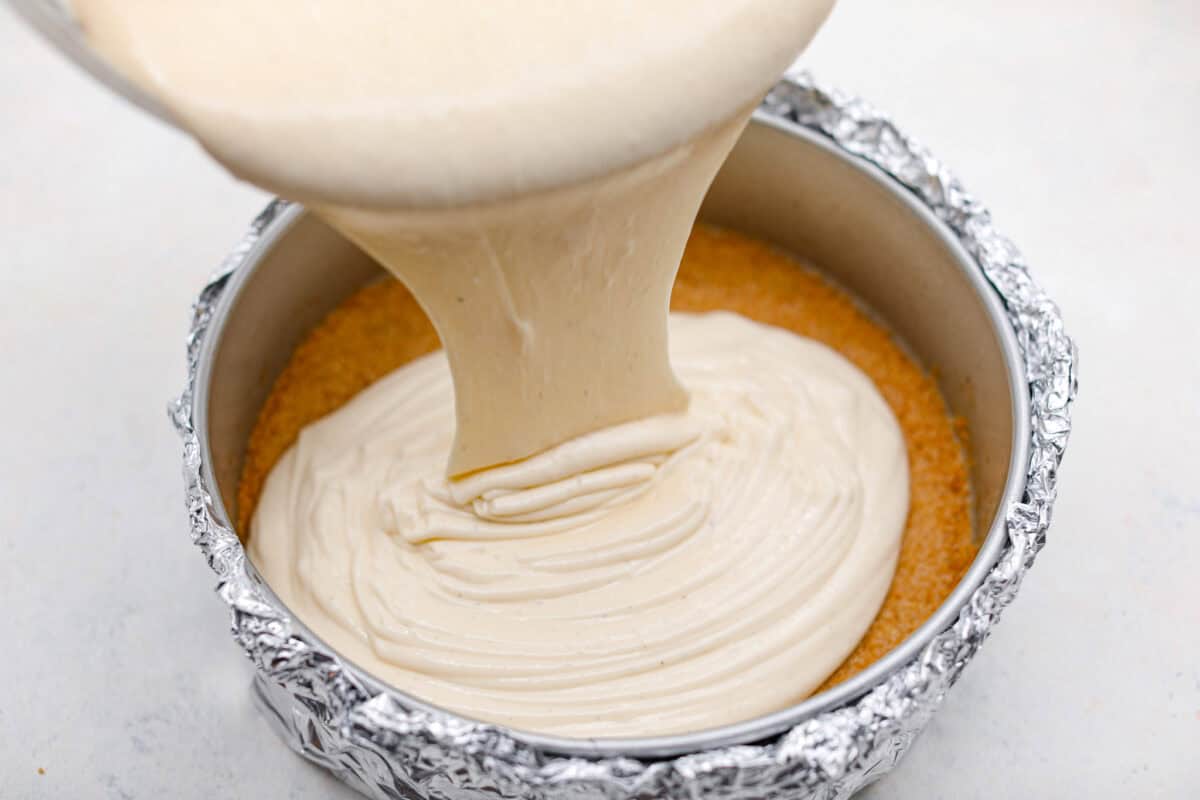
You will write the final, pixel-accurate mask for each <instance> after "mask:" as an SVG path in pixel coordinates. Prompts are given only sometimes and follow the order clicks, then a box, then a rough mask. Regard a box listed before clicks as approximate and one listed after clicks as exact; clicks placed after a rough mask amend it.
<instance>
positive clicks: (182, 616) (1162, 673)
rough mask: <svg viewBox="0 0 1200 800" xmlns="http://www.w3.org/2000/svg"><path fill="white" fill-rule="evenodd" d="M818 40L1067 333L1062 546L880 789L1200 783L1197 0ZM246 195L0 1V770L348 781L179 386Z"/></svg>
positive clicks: (975, 3) (59, 787)
mask: <svg viewBox="0 0 1200 800" xmlns="http://www.w3.org/2000/svg"><path fill="white" fill-rule="evenodd" d="M1085 8H1086V9H1089V10H1087V11H1084V9H1085ZM805 63H807V64H808V65H809V66H810V67H811V68H812V69H813V70H814V71H815V72H816V73H817V74H818V75H819V76H820V77H822V78H823V79H825V80H828V81H833V82H836V83H837V84H838V85H839V86H841V87H843V88H846V89H848V90H852V91H855V92H857V93H860V94H862V95H864V96H866V97H868V98H870V99H871V100H872V101H873V102H875V103H876V104H878V105H880V106H882V107H884V108H886V109H888V110H889V111H891V112H892V114H893V115H894V116H895V118H896V119H898V120H899V121H900V122H901V123H903V125H904V126H905V127H906V128H907V129H908V130H909V131H911V132H913V133H915V134H916V135H918V136H920V137H921V138H922V140H923V141H925V142H926V143H927V144H928V145H930V146H931V147H932V148H933V150H934V151H935V152H936V153H938V154H939V156H941V157H942V158H943V159H945V160H946V161H947V162H948V163H950V164H951V165H952V166H954V167H955V168H956V170H957V171H958V173H959V175H960V176H961V177H962V178H963V180H964V182H966V184H967V185H968V187H969V188H970V189H971V190H972V191H973V192H975V193H976V194H977V195H978V196H979V197H980V198H981V199H982V200H983V201H984V202H985V203H987V204H988V205H989V206H990V207H991V209H992V210H993V212H994V214H995V217H996V220H997V223H998V226H999V227H1000V228H1001V230H1003V231H1005V232H1006V233H1007V234H1008V235H1009V236H1011V237H1012V238H1013V239H1014V240H1015V241H1016V242H1017V243H1018V244H1019V245H1020V246H1021V248H1022V249H1023V251H1024V253H1025V254H1026V256H1027V258H1028V260H1029V261H1030V263H1031V264H1032V265H1033V267H1034V269H1035V274H1036V275H1037V277H1038V278H1039V279H1040V280H1041V282H1042V283H1043V285H1044V286H1045V287H1046V288H1047V289H1048V290H1049V291H1050V292H1051V294H1052V295H1053V296H1054V297H1055V298H1056V299H1057V300H1058V301H1059V302H1060V305H1061V306H1062V308H1063V311H1064V313H1065V316H1066V320H1067V324H1068V329H1069V331H1070V333H1071V334H1072V335H1073V336H1074V337H1076V339H1077V341H1078V343H1079V345H1080V350H1081V352H1082V391H1081V398H1080V401H1079V403H1078V404H1077V406H1076V413H1075V420H1076V426H1075V432H1074V435H1073V438H1072V441H1071V447H1070V452H1069V453H1068V455H1067V459H1066V463H1065V465H1064V469H1063V472H1062V479H1061V484H1060V497H1061V499H1060V501H1059V504H1058V506H1057V509H1056V514H1055V519H1054V525H1053V527H1052V530H1051V532H1050V537H1049V544H1048V546H1047V547H1046V549H1045V551H1044V552H1043V553H1042V555H1041V556H1040V558H1039V560H1038V564H1037V567H1036V568H1035V569H1034V570H1033V572H1032V573H1031V574H1030V576H1029V577H1028V579H1027V581H1026V583H1025V586H1024V588H1023V590H1022V592H1021V596H1020V597H1019V598H1018V600H1017V602H1016V604H1015V605H1014V606H1013V607H1012V608H1011V609H1010V610H1009V611H1008V612H1007V613H1006V614H1005V616H1004V621H1003V624H1001V625H1000V627H999V629H998V631H997V633H996V634H995V635H994V636H993V637H992V638H991V640H989V642H988V643H987V645H986V646H985V648H984V650H983V652H982V653H981V654H980V655H979V656H978V658H977V659H976V660H975V661H974V662H973V663H972V664H971V666H970V667H969V669H968V670H967V671H966V673H965V675H964V677H963V678H962V680H961V682H960V683H959V685H958V686H957V687H956V688H955V690H954V691H953V692H952V693H951V695H950V696H949V698H948V699H947V701H946V703H945V707H944V708H943V710H942V712H941V713H940V714H939V715H938V716H937V717H936V718H935V720H934V722H933V723H932V725H931V726H930V728H929V730H928V731H927V733H926V734H925V736H924V737H923V738H922V739H921V740H920V741H918V743H917V744H916V746H915V747H914V748H913V751H912V752H911V754H910V756H909V757H908V759H907V761H906V762H905V763H904V764H903V765H902V766H901V767H900V768H899V769H898V770H897V772H895V773H894V774H893V775H892V776H890V777H889V778H887V779H885V780H884V781H883V782H882V783H881V784H879V785H878V786H877V787H876V788H874V789H872V790H870V791H869V792H868V795H869V796H870V797H871V798H876V799H882V798H887V799H889V800H890V799H891V798H900V799H903V798H918V797H920V798H954V799H955V800H963V799H964V798H1010V797H1012V798H1016V797H1023V798H1043V797H1045V798H1051V797H1095V798H1108V797H1138V798H1151V797H1170V798H1183V797H1196V796H1198V795H1200V588H1198V586H1200V481H1198V480H1197V479H1198V478H1200V455H1198V454H1200V413H1198V401H1197V387H1200V358H1197V355H1196V349H1197V346H1198V345H1200V335H1197V330H1196V324H1197V323H1196V296H1197V294H1198V293H1200V269H1197V267H1198V264H1197V257H1198V254H1200V223H1197V221H1196V217H1195V213H1196V210H1197V186H1198V182H1200V154H1198V151H1197V148H1198V147H1200V5H1198V4H1197V3H1196V2H1195V0H1156V2H1146V1H1145V0H1108V2H1105V3H1088V4H1085V3H1082V2H1077V0H1043V2H1033V1H1032V0H1017V2H1010V3H998V2H993V1H989V0H969V2H968V1H967V0H957V1H954V0H903V2H900V1H897V0H893V1H892V2H873V3H868V2H864V0H845V2H844V4H843V5H842V6H841V7H839V9H838V10H837V11H836V12H835V14H834V16H833V18H832V20H831V22H830V24H829V26H828V28H827V29H826V30H825V32H824V33H823V34H822V35H821V36H820V38H819V39H818V42H817V44H816V45H815V46H814V47H813V49H812V50H811V51H810V53H809V55H808V56H807V57H806V58H805ZM264 199H265V198H264V196H263V195H262V194H261V193H259V192H257V191H254V190H251V189H248V188H246V187H245V186H241V185H238V184H237V183H235V182H234V181H233V180H232V179H231V178H229V177H227V176H226V175H225V174H224V173H222V172H221V170H220V169H218V168H217V167H216V166H214V165H213V164H211V163H210V162H209V161H208V160H206V159H205V158H204V156H203V155H202V154H201V153H200V152H199V151H198V149H197V148H196V147H194V146H193V145H192V144H191V143H190V142H189V141H187V140H186V139H184V138H183V137H182V136H180V135H178V134H176V133H174V132H172V131H170V130H168V129H166V128H165V127H163V126H161V125H159V124H157V123H155V122H154V121H152V120H151V119H149V118H147V117H145V116H144V115H142V114H140V113H138V112H137V111H135V110H133V109H132V108H130V107H127V106H126V105H124V104H123V103H122V102H120V101H119V100H117V99H114V98H113V97H110V96H109V95H108V94H107V93H105V92H104V91H101V90H100V89H99V88H98V87H97V86H95V85H93V84H92V83H91V81H90V80H89V79H88V78H86V77H85V76H84V75H83V74H81V73H80V72H78V71H77V70H76V69H75V68H74V67H72V66H70V65H68V64H67V63H66V62H65V61H64V60H62V59H61V58H60V57H58V56H57V55H56V54H54V53H52V52H51V51H50V50H49V49H48V48H47V47H46V46H45V45H44V44H43V43H42V42H41V41H40V40H39V39H37V38H36V37H35V35H34V34H33V33H31V32H30V31H28V30H26V29H25V28H24V27H23V25H22V24H21V23H20V22H19V21H18V20H17V19H16V18H15V17H14V16H13V15H12V14H11V12H9V11H8V10H7V9H3V10H0V342H3V351H2V352H3V357H4V361H3V372H2V373H0V376H2V377H0V608H3V610H4V616H5V620H6V621H5V622H4V624H3V628H2V633H3V638H2V640H0V641H2V642H3V646H2V650H0V652H2V653H3V654H2V655H0V796H3V797H5V798H10V797H15V798H26V797H34V798H122V799H126V800H127V799H128V798H147V799H152V800H157V799H158V798H167V797H171V798H185V799H186V798H226V797H228V798H234V797H264V798H282V797H290V798H317V797H350V796H357V795H351V793H350V792H349V790H347V789H345V788H343V787H342V786H341V785H340V784H338V783H337V782H336V781H334V780H333V779H331V778H329V777H327V776H326V775H325V774H323V773H322V772H321V771H319V770H318V769H316V768H315V767H311V766H309V765H308V764H307V763H305V762H302V761H301V760H300V759H299V758H297V757H295V756H293V755H292V754H291V752H290V751H288V750H287V749H285V748H284V746H283V745H282V744H281V743H280V742H278V741H277V740H276V739H275V738H274V734H273V733H271V732H270V730H269V729H268V728H267V726H266V724H265V723H264V722H263V721H262V720H260V719H259V718H258V717H257V715H256V713H255V711H254V710H253V708H252V707H251V705H250V699H249V692H248V665H247V663H246V662H245V659H244V658H243V656H242V654H241V652H240V651H239V649H238V648H237V647H236V646H235V645H234V644H233V642H232V641H231V640H230V638H229V635H228V620H227V614H226V612H225V609H224V607H223V605H222V603H221V602H220V601H219V600H218V599H217V598H216V597H215V596H214V595H213V593H212V587H213V584H214V578H213V575H212V573H211V572H209V570H208V568H207V566H206V565H205V564H204V561H203V559H202V558H201V556H200V554H199V552H198V551H196V550H195V549H194V548H192V546H191V545H190V544H189V541H188V535H187V525H186V519H185V515H184V509H183V503H182V487H181V481H180V463H179V456H180V448H179V443H178V441H177V440H176V438H175V435H174V433H173V432H172V431H171V429H170V426H169V425H168V423H167V419H166V413H165V411H164V407H165V404H166V401H167V399H168V398H169V397H171V396H172V395H173V394H174V393H176V392H177V391H178V390H179V388H180V384H181V380H182V377H183V337H184V332H185V329H186V325H187V321H188V306H189V303H190V302H191V300H192V298H193V296H194V293H195V292H196V290H197V289H198V288H199V286H200V285H201V284H202V282H203V280H204V278H205V277H206V276H207V274H208V273H209V272H210V270H211V269H212V268H213V267H214V265H215V264H217V262H218V261H219V259H220V258H221V257H222V256H223V255H224V253H225V252H226V250H227V249H228V248H229V247H230V246H231V245H232V244H233V243H234V242H235V241H236V240H237V239H238V238H239V237H240V236H241V235H242V232H243V230H244V229H245V226H246V224H247V222H248V221H249V220H250V218H251V217H252V216H253V214H254V213H255V212H256V210H257V209H258V208H259V207H260V206H262V205H263V202H264ZM39 770H44V774H40V772H39Z"/></svg>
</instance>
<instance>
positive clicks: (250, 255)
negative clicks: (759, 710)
mask: <svg viewBox="0 0 1200 800" xmlns="http://www.w3.org/2000/svg"><path fill="white" fill-rule="evenodd" d="M751 124H756V125H766V126H768V127H770V128H773V129H775V130H778V131H781V132H783V133H786V134H788V135H790V136H792V137H795V138H798V139H803V140H805V142H806V143H807V144H808V145H811V146H815V147H818V148H820V149H822V150H824V151H825V152H826V153H827V154H829V155H831V156H833V157H835V158H837V159H839V160H842V161H843V162H845V163H847V164H848V165H850V166H851V167H853V168H854V169H857V170H859V171H861V172H863V173H865V174H867V175H868V176H869V177H871V178H872V179H873V180H874V181H875V182H876V183H878V184H879V185H880V186H882V187H883V188H885V189H886V190H887V191H889V192H890V193H891V194H892V195H893V196H894V197H895V198H896V199H897V200H899V201H900V202H901V203H903V204H904V205H905V206H906V207H907V208H908V209H909V210H910V211H911V212H912V213H913V214H914V215H915V216H916V217H917V218H918V219H919V220H920V221H921V222H923V223H924V224H925V225H926V226H927V227H928V228H929V229H930V230H932V231H933V232H934V233H935V234H936V235H937V236H938V238H939V239H940V240H941V243H942V244H943V245H944V246H945V248H946V249H947V250H948V251H949V252H950V253H951V254H952V255H953V256H954V260H955V261H956V262H957V263H958V265H959V267H960V269H961V271H962V272H963V274H964V275H965V276H966V277H967V279H968V280H969V281H970V283H971V285H972V287H973V289H974V290H975V293H976V295H977V296H978V297H980V299H981V300H982V301H983V303H984V306H985V310H986V313H987V315H988V318H989V320H990V321H991V323H992V329H993V333H994V334H996V335H997V337H998V341H999V344H1000V349H1001V353H1002V356H1003V359H1004V362H1005V366H1006V368H1007V371H1008V378H1009V387H1010V403H1011V410H1012V418H1013V426H1012V441H1011V452H1010V458H1009V464H1008V467H1007V473H1006V478H1005V483H1004V489H1003V491H1002V493H1001V495H1000V498H999V501H998V503H997V506H996V512H995V514H994V516H993V518H992V520H991V521H990V522H989V524H988V525H987V534H986V536H984V537H983V540H982V542H981V544H980V548H979V551H978V553H977V554H976V556H975V559H974V560H973V561H972V563H971V566H970V567H969V568H968V570H967V572H966V573H965V574H964V575H963V577H962V578H961V579H960V580H959V582H958V583H957V584H956V586H955V588H954V590H953V591H952V592H951V593H950V595H949V596H948V597H947V598H946V599H945V600H944V601H943V602H942V604H941V605H939V606H938V608H937V609H936V610H935V611H934V612H933V614H932V615H930V617H929V618H928V619H926V620H925V622H924V623H923V624H922V625H921V626H920V627H918V628H917V630H915V631H914V632H913V633H911V634H910V635H909V636H908V637H906V638H905V639H904V640H903V641H901V643H900V644H898V645H897V646H896V647H894V648H893V649H892V650H890V651H889V652H888V653H887V654H885V655H884V656H883V657H882V658H880V659H878V660H876V661H875V662H874V663H872V664H871V665H870V666H868V667H867V668H866V669H864V670H863V671H862V672H860V673H858V674H856V675H854V676H853V677H851V678H849V679H848V680H846V681H844V682H842V683H840V684H838V685H836V686H834V687H832V688H830V689H827V690H825V691H823V692H819V693H817V694H815V695H812V696H810V697H808V698H805V699H804V700H802V701H800V702H799V703H797V704H794V705H792V706H789V707H787V708H784V709H781V710H779V711H774V712H771V713H770V714H766V715H761V716H758V717H754V718H752V719H749V720H744V721H741V722H736V723H730V724H726V725H722V726H718V727H714V728H709V729H705V730H701V731H696V732H691V733H685V734H674V735H668V736H647V737H613V738H578V737H566V736H555V735H548V734H541V733H536V732H532V731H525V730H521V729H516V728H509V727H506V726H501V725H496V724H495V723H489V722H487V721H484V720H478V719H475V718H472V717H470V716H467V715H463V714H460V713H458V712H454V711H450V710H447V709H444V708H441V707H439V706H436V705H433V704H431V703H428V702H426V701H424V700H421V699H420V698H417V697H415V696H413V695H411V694H409V693H407V692H405V691H403V690H402V689H399V688H397V687H394V686H392V685H390V684H388V683H387V682H385V681H383V680H381V679H379V678H376V677H375V676H374V675H372V674H371V673H370V672H369V671H368V670H366V669H364V668H362V667H361V666H359V665H358V664H356V663H354V662H353V661H352V660H350V659H348V658H346V657H345V656H343V655H342V654H340V653H338V651H337V650H335V649H334V648H332V647H330V646H329V645H328V644H327V643H326V642H325V641H324V640H323V639H322V638H321V637H320V636H318V635H316V634H315V633H314V632H313V631H312V630H311V629H310V628H309V627H308V626H307V625H305V624H304V623H303V622H302V621H301V620H299V619H298V618H297V617H296V616H295V615H294V614H293V613H292V612H291V610H290V609H289V608H288V606H287V605H286V604H285V603H284V602H283V601H282V600H281V599H280V598H279V596H278V595H277V594H276V593H275V592H274V590H272V589H271V587H270V586H269V585H268V584H267V583H266V581H265V580H263V578H262V576H261V575H260V574H259V572H258V570H257V569H256V568H255V566H254V565H253V563H252V562H251V561H250V559H248V558H244V559H242V561H243V569H244V571H245V573H246V574H247V575H248V577H249V578H250V579H251V580H252V581H253V583H254V584H255V585H256V586H257V587H258V588H259V589H260V590H261V591H262V592H263V593H264V594H265V595H266V596H267V597H268V598H269V599H270V600H271V601H272V602H273V603H274V604H275V605H276V606H277V607H278V608H279V609H282V610H284V611H285V613H286V614H287V617H288V619H289V621H290V624H291V625H292V626H293V628H294V629H295V632H296V633H298V634H300V635H301V636H302V637H303V638H305V639H307V640H308V641H310V642H314V643H319V644H320V646H321V647H323V648H324V649H325V650H326V651H328V652H330V653H334V654H336V656H337V658H338V660H339V661H340V662H341V663H342V664H344V665H345V666H346V667H348V668H350V669H351V670H353V672H354V673H355V677H356V678H358V679H359V680H360V681H361V683H362V684H363V686H364V688H366V689H367V690H368V691H369V692H371V693H372V694H380V693H386V694H388V695H390V696H392V697H393V698H395V699H396V700H397V701H398V702H399V704H400V705H401V706H403V707H405V708H411V709H416V710H420V711H425V712H430V713H435V714H441V715H445V716H447V717H450V718H452V719H457V720H463V721H465V722H468V723H470V724H474V725H484V726H488V727H492V728H498V729H500V730H503V731H505V732H506V733H507V734H508V735H509V736H511V737H512V738H513V739H515V740H518V741H520V742H523V743H525V744H527V745H529V746H532V747H534V748H537V749H539V750H542V751H545V752H547V753H553V754H558V755H566V756H583V757H591V758H595V757H627V758H637V759H647V760H651V759H660V758H667V757H673V756H679V755H683V754H687V753H693V752H698V751H704V750H711V749H716V748H724V747H730V746H734V745H743V744H751V743H755V742H760V741H762V740H765V739H769V738H771V737H773V736H776V735H778V734H780V733H783V732H785V731H788V730H789V729H792V728H794V727H795V726H797V725H799V724H801V723H803V722H805V721H807V720H809V719H812V718H813V717H815V716H817V715H819V714H821V713H823V712H827V711H831V710H835V709H838V708H842V707H844V706H846V705H848V704H850V703H853V702H854V701H856V700H858V699H859V698H861V697H862V696H863V695H865V694H867V693H868V692H870V691H871V690H872V689H874V688H876V687H877V686H879V685H880V684H882V683H883V682H884V681H886V680H887V678H888V677H890V676H891V675H892V674H894V673H895V672H896V671H897V670H898V669H900V668H902V667H903V666H904V665H906V664H908V663H909V662H911V661H912V660H913V659H914V658H915V657H916V656H918V655H919V654H920V653H921V651H922V649H923V648H924V647H925V646H926V645H927V644H928V643H929V642H930V641H931V640H932V639H933V638H934V637H935V636H937V634H938V633H940V632H942V631H944V630H946V629H947V628H948V627H950V626H951V625H952V624H953V623H954V622H955V620H956V619H957V617H958V615H959V613H960V612H961V611H962V609H963V607H964V606H965V605H966V604H967V602H968V601H969V600H970V598H971V596H972V594H973V593H974V592H975V590H976V589H978V588H979V586H980V585H981V584H982V583H983V581H984V579H985V577H986V576H987V575H988V573H989V572H990V571H991V570H992V568H993V567H994V566H995V564H996V563H997V561H998V560H999V558H1000V555H1001V553H1002V552H1003V550H1004V546H1005V544H1006V543H1007V540H1008V536H1007V526H1006V513H1007V510H1008V509H1009V508H1010V507H1011V506H1012V505H1013V504H1014V503H1017V502H1019V501H1020V500H1021V497H1022V494H1023V492H1024V490H1025V466H1026V464H1027V463H1028V460H1029V452H1030V435H1031V413H1030V396H1029V393H1028V384H1027V381H1026V377H1025V371H1026V367H1025V360H1024V358H1023V356H1022V355H1021V351H1020V349H1019V347H1018V343H1017V338H1016V335H1015V333H1014V331H1013V328H1012V325H1011V323H1010V321H1009V319H1008V316H1007V313H1006V311H1005V309H1004V305H1003V303H1002V301H1001V297H1000V295H999V293H998V292H997V290H996V288H995V287H994V286H993V285H992V283H991V282H990V281H989V280H988V278H987V276H986V275H985V274H984V271H983V269H982V267H981V265H980V264H979V263H978V261H976V259H975V258H973V257H972V256H971V254H970V253H968V252H967V249H966V248H965V247H964V245H963V243H962V242H961V241H960V239H959V237H958V236H957V235H956V234H955V233H954V232H953V231H952V230H951V229H950V227H949V226H948V225H947V224H946V223H945V222H943V221H942V220H940V219H939V218H938V217H937V216H936V215H935V214H934V213H933V212H932V211H931V210H930V209H929V207H928V206H927V205H926V204H925V203H924V202H922V201H921V199H920V198H918V197H917V196H915V195H914V194H913V192H912V191H911V190H910V189H909V188H907V187H905V186H904V185H902V184H901V183H900V182H899V181H898V180H897V179H896V178H895V177H893V176H892V175H889V174H888V173H887V172H885V171H884V170H883V169H881V168H880V167H878V166H876V165H875V164H873V163H871V162H870V161H868V160H866V159H864V158H862V157H860V156H857V155H854V154H853V153H850V152H847V151H846V150H845V149H843V148H841V147H839V146H837V145H836V144H834V143H833V142H831V141H829V139H828V138H826V137H825V136H823V135H821V134H820V133H817V132H815V131H813V130H811V129H810V128H808V127H806V126H804V125H802V124H799V123H797V122H794V121H791V120H788V119H783V118H781V117H780V116H778V115H775V114H772V113H770V112H769V111H767V110H763V109H760V110H758V111H756V112H755V113H754V116H753V120H752V123H751ZM305 213H307V211H306V209H304V208H303V207H302V206H300V205H296V204H287V205H286V207H284V208H283V209H282V211H281V212H280V213H277V214H274V215H271V219H269V220H268V221H267V222H266V223H265V225H264V226H263V227H262V228H261V229H260V230H259V231H258V236H257V237H256V238H255V239H254V241H253V242H252V243H250V244H249V247H247V248H244V249H242V250H241V251H240V252H239V253H237V254H236V255H237V262H238V266H239V268H238V269H237V270H236V271H234V272H233V273H232V274H231V275H230V277H229V280H228V282H227V283H226V284H225V286H224V290H223V291H222V294H221V297H220V298H219V300H218V302H217V304H216V306H215V308H214V310H213V312H212V318H211V320H210V322H209V327H208V330H207V332H206V335H205V336H204V339H203V341H202V343H201V346H200V350H199V353H198V363H197V369H196V381H195V387H194V394H193V397H192V421H193V427H194V430H195V433H196V436H197V438H198V440H199V447H200V458H201V461H202V463H205V464H211V463H213V462H212V453H211V448H210V444H209V436H208V401H209V392H210V389H211V379H212V368H213V365H214V363H215V356H216V354H217V352H218V350H219V347H220V344H221V341H222V339H223V334H224V331H225V323H226V321H227V320H228V318H229V314H230V311H231V309H232V308H233V307H234V305H235V304H236V302H237V299H238V297H239V295H240V294H241V292H242V290H243V289H244V287H245V286H246V284H247V282H248V281H249V279H250V276H251V275H252V274H253V272H254V268H255V267H256V265H257V264H259V263H261V259H262V257H263V256H264V255H265V254H266V253H268V252H269V251H270V250H271V249H272V248H273V247H274V246H275V244H276V243H277V242H278V241H279V240H280V239H281V238H282V237H283V236H284V235H285V234H286V233H287V232H288V230H290V229H291V227H292V226H293V225H295V224H296V222H297V221H298V220H299V219H300V218H301V217H302V216H303V215H304V214H305ZM264 216H265V214H264ZM260 219H261V218H260ZM201 481H202V483H203V487H204V489H205V491H206V492H207V494H208V495H209V497H210V498H211V500H210V502H211V505H212V510H213V515H214V517H215V518H216V520H217V521H218V522H219V523H221V524H223V525H225V526H226V527H228V528H229V529H230V530H234V526H233V524H232V521H231V518H230V516H229V514H228V510H227V509H226V508H225V505H224V502H223V500H222V495H221V492H220V491H219V489H218V487H217V486H216V483H215V479H214V478H213V476H212V473H211V470H207V469H204V470H201ZM979 527H980V528H981V527H982V526H979Z"/></svg>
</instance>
